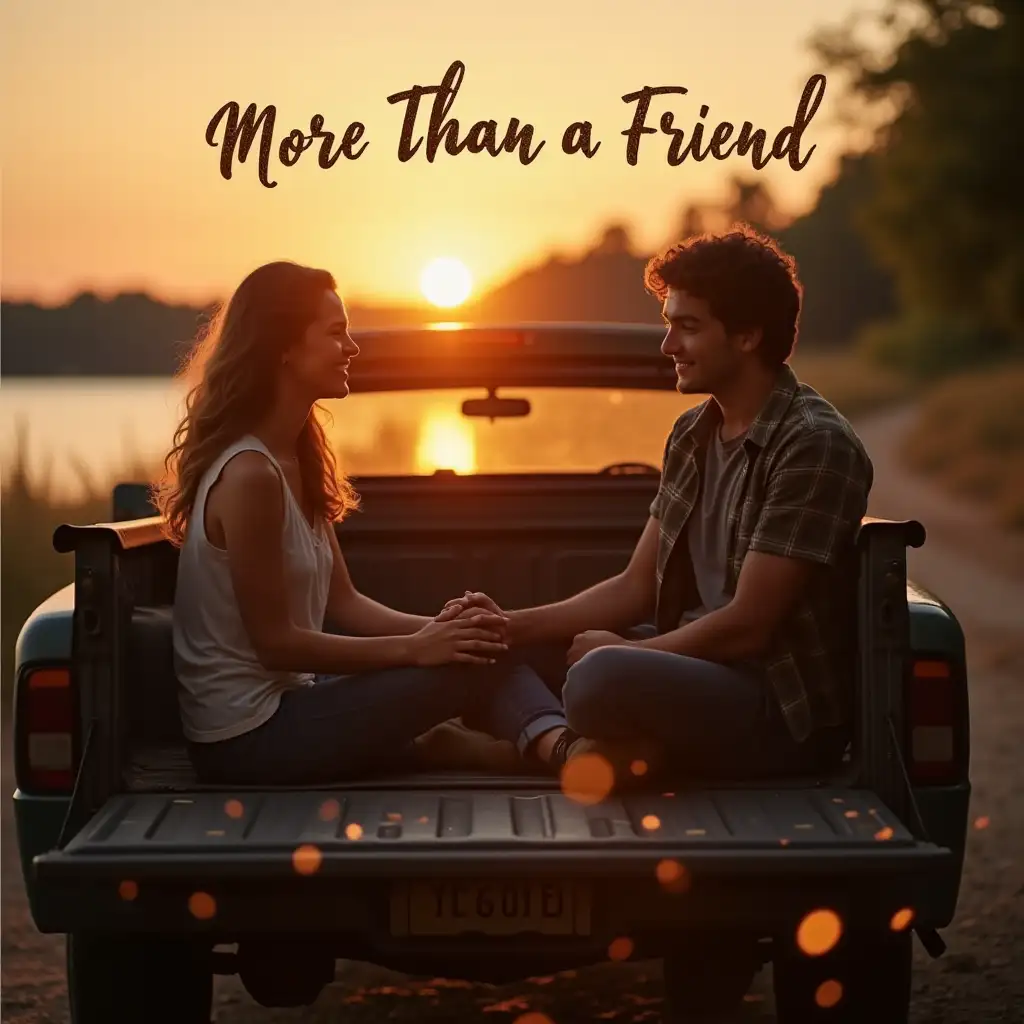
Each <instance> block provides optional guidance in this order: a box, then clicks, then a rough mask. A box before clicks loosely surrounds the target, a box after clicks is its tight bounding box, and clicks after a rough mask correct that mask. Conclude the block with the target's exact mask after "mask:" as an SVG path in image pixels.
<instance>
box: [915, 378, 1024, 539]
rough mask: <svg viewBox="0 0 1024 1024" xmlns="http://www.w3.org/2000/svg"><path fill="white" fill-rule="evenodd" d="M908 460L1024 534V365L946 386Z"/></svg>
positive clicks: (928, 405) (927, 405) (936, 394)
mask: <svg viewBox="0 0 1024 1024" xmlns="http://www.w3.org/2000/svg"><path fill="white" fill-rule="evenodd" d="M903 456H904V458H905V459H906V461H907V463H908V464H909V465H910V466H912V467H913V468H914V469H916V470H918V471H920V472H923V473H926V474H928V475H930V476H932V477H934V478H935V479H937V480H938V481H939V482H940V483H942V484H944V485H946V486H947V487H949V488H950V489H951V490H953V491H954V492H956V493H958V494H961V495H964V496H966V497H970V498H975V499H977V500H979V501H981V502H984V503H985V504H987V505H989V506H990V507H992V508H994V509H995V512H996V514H997V516H998V518H999V519H1000V520H1001V521H1002V522H1003V523H1004V524H1005V525H1006V526H1009V527H1010V528H1012V529H1016V530H1024V363H1008V364H1006V365H1004V366H1001V367H998V368H996V369H992V370H985V371H981V372H977V373H970V374H964V375H962V376H957V377H952V378H950V379H949V380H947V381H944V382H943V383H942V384H941V385H939V386H938V387H937V388H936V389H935V390H934V391H933V392H931V393H930V394H929V395H927V396H926V398H925V399H924V401H923V402H922V403H921V410H920V413H919V415H918V418H917V422H916V423H915V424H914V427H913V428H912V429H911V431H910V433H909V434H908V436H907V438H906V442H905V445H904V450H903Z"/></svg>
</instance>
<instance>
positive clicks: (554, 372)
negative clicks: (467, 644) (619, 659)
mask: <svg viewBox="0 0 1024 1024" xmlns="http://www.w3.org/2000/svg"><path fill="white" fill-rule="evenodd" d="M660 337H661V331H660V330H659V329H658V328H657V327H654V326H651V327H644V326H628V325H614V324H607V325H601V324H559V325H552V324H547V325H544V324H539V325H531V324H519V325H513V326H510V327H502V328H498V327H491V328H482V327H471V326H468V327H462V328H461V329H452V330H430V329H426V328H423V329H411V330H406V329H403V330H393V331H375V332H362V333H360V334H358V335H357V339H358V342H359V344H360V346H361V349H362V354H361V355H360V357H359V359H358V360H357V362H356V364H355V367H356V369H355V373H354V374H353V378H354V379H353V394H352V395H351V396H350V397H349V398H348V399H347V400H346V403H345V406H344V407H343V409H342V410H341V411H340V412H339V414H338V419H339V420H340V421H341V423H342V425H343V426H345V425H348V426H347V428H346V429H349V428H350V429H351V430H352V431H353V432H354V431H355V428H356V427H357V426H359V424H360V421H361V417H363V414H364V413H365V414H366V415H369V414H370V413H371V412H373V411H374V409H376V411H377V412H378V413H379V412H380V410H381V409H383V408H384V406H382V405H380V403H381V402H382V401H384V400H385V399H386V401H387V402H388V403H390V404H388V405H387V406H386V409H385V411H384V412H383V413H381V416H383V417H384V419H385V420H387V417H388V416H391V415H398V414H399V413H401V412H402V411H403V409H405V410H408V408H412V407H413V406H414V405H415V404H416V403H419V405H420V406H421V407H422V408H423V409H425V410H426V412H424V413H423V415H422V416H421V420H423V418H424V417H425V421H424V423H421V426H422V428H423V433H422V436H421V437H420V441H419V444H418V446H417V447H416V449H415V452H413V451H412V449H411V447H410V446H409V445H406V449H408V450H406V449H403V448H402V444H400V443H399V442H398V441H396V440H395V438H396V437H399V438H400V436H401V435H402V431H401V430H400V429H397V428H395V429H391V430H390V433H389V432H388V429H390V428H388V427H387V423H385V424H384V428H385V429H383V432H382V433H380V434H379V436H378V442H379V443H378V444H377V445H376V448H375V449H373V450H375V451H376V452H377V455H376V456H375V458H377V459H378V460H379V465H380V467H381V469H382V470H397V471H394V472H390V474H389V475H374V474H371V473H363V472H361V473H358V474H354V477H355V482H356V485H357V488H358V490H359V491H360V493H361V495H362V502H363V508H362V511H361V512H359V513H357V514H353V515H351V516H350V517H348V518H347V519H346V520H345V521H344V523H342V524H340V525H339V527H338V529H339V537H340V541H341V544H342V549H343V551H344V552H345V555H346V559H347V561H348V564H349V566H350V570H351V573H352V576H353V579H354V580H355V583H356V585H357V587H358V588H359V589H360V590H361V591H362V592H363V593H365V594H368V595H369V596H371V597H373V598H376V599H377V600H380V601H383V602H386V603H388V604H390V605H392V606H394V607H397V608H400V609H403V610H407V611H410V612H418V613H423V614H434V613H436V611H437V610H438V609H439V608H440V607H441V605H442V604H443V603H444V601H445V600H447V599H448V598H450V597H451V596H453V595H456V594H461V593H463V591H465V590H466V589H482V590H484V591H487V592H489V593H491V594H492V595H493V596H494V597H495V599H496V600H497V601H498V602H499V603H501V604H502V605H503V606H505V607H523V606H526V605H532V604H536V603H541V602H547V601H552V600H556V599H559V598H562V597H565V596H567V595H569V594H571V593H575V592H577V591H578V590H580V589H582V588H584V587H586V586H589V585H590V584H592V583H594V582H596V581H597V580H599V579H603V578H606V577H608V576H609V575H612V574H614V573H616V572H619V571H621V570H622V569H623V568H624V567H625V564H626V562H627V560H628V558H629V555H630V552H631V551H632V549H633V546H634V544H635V542H636V540H637V538H638V536H639V534H640V531H641V529H642V527H643V524H644V522H645V519H646V517H647V514H648V507H649V504H650V502H651V500H652V498H653V496H654V494H655V491H656V489H657V486H658V479H659V470H658V468H657V466H656V465H655V464H654V463H655V462H657V461H658V460H659V459H660V456H661V453H662V449H663V443H664V439H665V437H666V436H667V435H668V432H669V430H670V428H671V425H672V422H673V421H674V419H675V417H676V416H677V415H678V413H679V412H681V411H682V409H683V408H684V407H685V406H684V403H685V402H686V401H687V399H686V398H684V397H683V396H680V395H679V394H677V393H676V391H675V374H674V372H673V369H672V366H671V364H670V362H669V361H668V360H666V359H664V357H663V356H661V354H660V352H659V339H660ZM499 388H503V389H514V390H515V391H516V392H517V393H513V394H511V395H505V394H502V395H499V394H498V393H497V392H498V389H499ZM485 396H486V397H485ZM462 399H465V401H463V402H462V404H461V406H459V405H454V407H453V408H449V407H452V406H453V403H456V402H459V401H461V400H462ZM375 402H376V403H377V405H376V406H374V403H375ZM389 410H390V411H389ZM363 418H365V417H363ZM479 420H484V421H489V422H476V421H479ZM431 424H433V426H431ZM438 424H440V426H438ZM435 428H436V429H435ZM382 438H383V439H384V440H381V439H382ZM387 438H390V439H391V440H390V441H389V442H387V443H385V441H386V439H387ZM371 448H372V446H371ZM365 450H366V451H370V450H371V449H365ZM467 452H468V453H469V454H468V455H467ZM652 460H653V461H652ZM363 461H364V463H365V462H366V460H365V459H364V460H363ZM370 465H371V468H372V463H371V464H370ZM452 466H454V467H455V468H456V469H461V472H453V471H452V469H451V467H452ZM364 468H366V467H365V466H364ZM113 505H114V509H113V513H112V516H111V521H110V522H108V523H98V524H76V525H71V524H68V525H63V526H61V527H59V528H58V529H57V530H56V532H55V535H54V545H55V547H56V549H57V550H58V551H62V552H68V553H72V552H73V554H74V582H73V583H71V584H69V585H68V586H67V587H65V588H64V589H62V590H60V591H58V592H57V593H55V594H54V595H53V596H52V597H50V598H49V599H48V600H47V601H45V602H44V603H43V604H42V605H40V607H39V608H38V609H36V611H35V612H34V613H33V614H32V615H31V616H30V617H29V619H28V621H27V622H26V623H25V624H24V627H23V628H22V630H21V633H20V636H19V638H18V641H17V658H16V661H17V677H16V693H15V728H14V743H15V755H16V756H15V764H16V779H17V790H16V792H15V793H14V810H15V820H16V824H17V841H18V844H19V847H20V853H21V863H22V867H23V872H24V879H25V884H26V887H27V891H28V897H29V901H30V905H31V912H32V915H33V919H34V921H35V924H36V926H37V927H38V928H39V929H40V930H41V931H43V932H47V933H62V934H64V935H65V936H66V944H67V983H68V993H69V1002H70V1007H71V1019H72V1021H74V1022H76V1024H80V1022H100V1021H102V1022H104V1024H110V1022H129V1021H131V1022H142V1021H145V1022H152V1021H162V1020H167V1021H172V1020H173V1021H175V1022H178V1024H198V1022H205V1021H208V1020H209V1018H210V1013H211V999H212V995H211V993H212V978H213V975H214V974H218V973H219V974H230V973H238V974H239V975H240V977H241V979H242V981H243V982H244V984H245V986H246V988H247V989H248V991H249V992H250V993H251V994H252V996H253V997H254V999H256V1000H257V1001H258V1002H259V1003H261V1004H262V1005H265V1006H299V1005H307V1004H310V1003H312V1002H313V1001H314V1000H315V999H316V998H317V996H318V994H319V993H320V991H321V990H322V988H323V987H324V986H325V985H326V984H327V983H329V982H330V981H331V979H332V978H333V976H334V972H335V967H336V962H337V960H339V959H356V960H363V961H371V962H375V963H378V964H381V965H385V966H388V967H391V968H395V969H397V970H400V971H404V972H407V973H409V974H417V975H418V974H426V975H428V976H446V977H449V978H461V979H477V980H484V981H492V982H501V981H508V980H512V979H515V978H522V977H530V976H536V975H539V974H548V973H551V972H555V971H558V970H562V969H568V968H571V967H578V966H582V965H586V964H592V963H597V962H602V961H607V960H609V959H612V960H621V959H624V958H632V959H647V958H661V959H662V960H663V967H664V980H665V1013H666V1019H670V1020H697V1019H702V1020H703V1019H718V1017H717V1016H715V1015H716V1014H717V1015H721V1014H727V1013H728V1012H730V1011H731V1010H733V1009H734V1008H735V1007H736V1006H737V1005H738V1004H739V1003H740V1002H741V1001H742V999H743V996H744V994H745V993H747V991H748V989H749V986H750V984H751V982H752V980H753V978H754V975H755V974H756V973H757V971H758V970H760V969H761V968H762V967H764V966H765V965H767V964H769V963H770V964H771V965H772V978H773V986H774V993H775V1002H776V1013H777V1018H778V1020H779V1021H780V1022H783V1024H791V1022H796V1021H800V1022H802V1021H805V1020H816V1019H823V1020H833V1021H863V1020H867V1019H871V1020H872V1021H873V1022H876V1024H888V1022H898V1021H899V1022H902V1021H905V1020H906V1019H907V1015H908V1012H909V1009H908V1007H909V1002H910V991H911V989H910V980H911V964H912V956H911V954H912V937H913V935H917V936H918V939H919V941H920V942H921V943H922V945H923V947H924V948H925V949H926V950H927V951H928V952H929V953H930V954H931V955H932V956H938V955H941V953H942V951H943V950H944V944H943V941H942V939H941V937H940V935H939V929H941V928H943V927H945V926H947V925H948V924H949V923H950V922H951V920H952V918H953V915H954V911H955V907H956V902H957V895H958V889H959V884H960V876H961V871H962V866H963V856H964V847H965V839H966V832H967V822H968V811H969V807H968V804H969V795H970V783H969V773H968V760H969V750H968V742H969V728H968V690H967V675H966V668H965V658H964V639H963V634H962V631H961V629H960V626H959V624H958V622H957V620H956V618H955V616H954V615H953V613H952V612H951V611H950V609H949V608H948V607H947V606H946V605H945V604H943V602H942V601H940V600H939V599H938V598H936V597H934V596H932V595H930V594H929V593H926V592H925V591H924V590H923V589H922V588H921V587H919V586H916V585H915V584H914V583H912V582H910V581H909V580H908V578H907V560H906V552H907V548H908V547H916V546H920V545H921V544H922V543H923V542H924V540H925V531H924V529H923V527H922V526H921V524H920V523H919V522H916V521H908V522H890V521H882V520H877V519H866V520H865V521H864V523H863V524H862V527H861V529H860V532H859V535H858V538H857V545H858V550H859V559H858V564H859V568H858V570H857V571H858V583H857V586H858V594H859V598H858V607H857V620H856V621H851V623H850V629H851V630H853V631H855V632H856V637H857V652H858V653H857V663H856V713H855V720H854V723H853V738H852V740H851V742H850V744H849V747H848V749H847V751H846V754H845V756H844V758H843V760H842V763H841V764H834V765H832V766H829V767H827V768H823V769H822V770H821V771H820V772H818V773H816V774H813V775H811V776H806V777H799V778H778V779H772V780H768V781H760V782H757V783H742V784H739V783H730V784H722V783H715V782H712V781H708V780H701V779H693V778H690V779H686V780H679V781H678V783H677V784H676V783H674V784H673V785H672V786H671V791H667V790H669V789H670V787H669V786H667V785H665V784H664V783H662V784H661V785H659V786H652V785H648V786H645V785H644V780H643V779H642V778H638V779H637V780H635V784H634V786H632V787H631V788H630V789H629V790H628V791H626V792H624V793H621V794H615V795H609V796H606V797H605V798H604V799H588V800H583V799H581V798H580V797H579V796H578V795H574V794H572V793H568V792H563V790H562V787H561V786H560V784H559V781H558V780H557V779H552V778H548V777H545V776H542V775H535V774H530V773H526V774H522V775H516V776H510V775H492V776H487V775H481V774H479V773H474V772H469V771H460V770H455V769H452V770H449V771H434V772H432V773H430V774H424V773H418V774H417V773H410V772H409V771H408V768H407V767H406V768H396V769H395V770H394V771H393V772H392V773H391V774H388V775H382V776H380V777H372V778H359V779H357V780H349V781H338V782H337V784H335V785H331V786H323V787H294V786H280V787H277V788H258V789H246V788H245V787H234V788H232V789H230V790H228V789H220V788H214V787H210V786H205V785H201V784H199V783H198V782H197V780H196V778H195V776H194V774H193V771H192V768H191V765H190V763H189V760H188V756H187V753H186V747H185V744H184V742H183V739H182V734H181V726H180V721H179V715H178V708H177V696H176V680H175V677H174V672H173V663H172V653H171V651H172V648H171V619H170V614H171V609H172V607H173V602H174V589H175V566H176V557H177V552H176V549H175V548H174V547H173V546H172V545H171V544H170V543H168V541H167V540H166V539H165V538H164V536H163V533H162V529H161V521H160V519H159V518H158V517H156V516H155V515H154V514H153V509H152V506H150V505H149V504H148V495H147V489H146V487H145V486H144V485H139V484H122V485H118V486H117V487H116V488H115V490H114V495H113ZM327 625H328V624H325V627H326V626H327ZM702 1015H703V1016H702Z"/></svg>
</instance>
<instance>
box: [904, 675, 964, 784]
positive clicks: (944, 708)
mask: <svg viewBox="0 0 1024 1024" xmlns="http://www.w3.org/2000/svg"><path fill="white" fill-rule="evenodd" d="M906 714H907V717H906V722H907V735H908V739H909V744H908V748H909V749H908V753H909V764H908V766H907V767H908V771H909V774H910V780H911V782H913V783H919V784H924V785H936V784H939V783H946V782H955V781H957V779H958V778H959V776H960V774H961V773H960V750H959V748H960V743H959V736H960V732H961V730H962V728H963V727H964V724H965V723H963V722H961V721H959V716H960V701H959V700H958V690H957V680H956V676H955V674H954V672H953V670H952V667H951V666H950V664H949V663H948V662H946V661H941V660H939V659H928V660H925V659H919V660H917V661H915V662H914V664H913V670H912V672H911V675H910V681H909V684H908V690H907V705H906Z"/></svg>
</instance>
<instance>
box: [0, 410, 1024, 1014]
mask: <svg viewBox="0 0 1024 1024" xmlns="http://www.w3.org/2000/svg"><path fill="white" fill-rule="evenodd" d="M906 424H907V413H906V412H905V411H897V412H896V413H891V414H885V415H882V416H878V417H875V418H873V419H871V420H869V421H867V422H865V423H863V424H862V425H860V428H859V429H860V432H861V436H862V437H863V438H864V441H865V444H866V445H867V446H868V449H869V451H870V452H871V454H872V458H873V459H874V462H875V467H876V484H875V488H874V492H873V499H872V504H871V509H870V511H871V513H872V514H874V515H880V516H887V517H891V518H902V517H908V516H913V517H916V518H919V519H921V520H923V521H924V522H925V524H926V526H927V527H928V528H929V539H928V543H927V544H926V545H925V547H924V548H922V549H920V550H918V551H912V552H911V553H910V565H911V574H912V576H913V577H914V578H915V579H916V580H917V581H919V582H920V583H921V584H923V585H924V586H925V587H928V588H930V589H933V590H935V591H936V592H937V593H939V594H941V595H942V596H943V598H944V599H945V600H946V601H948V602H949V603H950V605H951V606H952V607H953V608H954V609H955V610H956V612H957V615H958V617H959V618H960V619H961V622H962V623H963V626H964V629H965V632H966V634H967V641H968V658H969V663H970V679H971V702H972V703H971V715H972V720H971V731H972V751H973V752H972V767H971V774H972V780H973V783H974V787H975V789H974V799H973V805H972V811H971V817H972V821H976V822H977V825H978V826H979V827H975V828H972V829H971V835H970V841H969V847H968V856H967V866H966V871H965V875H964V880H963V888H962V890H961V896H960V903H959V906H958V911H957V918H956V921H955V923H954V925H953V926H952V927H951V928H949V929H947V930H946V931H945V932H944V938H945V940H946V942H947V943H948V945H949V951H948V953H947V954H946V955H945V956H944V957H942V958H941V959H940V960H937V961H932V960H930V959H929V958H928V957H927V955H926V954H924V952H923V951H922V950H921V949H920V948H919V947H918V950H917V970H916V974H915V983H914V989H915V999H914V1013H913V1015H912V1020H913V1022H914V1024H959V1022H964V1024H989V1022H996V1021H999V1022H1002V1021H1016V1020H1020V1019H1021V1016H1022V1014H1024V857H1022V854H1024V795H1022V789H1024V759H1022V755H1021V736H1022V734H1024V635H1021V634H1024V628H1022V625H1024V538H1020V537H1010V536H1007V535H1006V534H1005V533H1003V532H1001V531H999V530H997V529H995V528H993V527H992V526H991V525H990V523H989V522H988V521H987V519H986V517H985V516H984V515H983V514H982V513H981V512H979V511H978V510H977V509H975V508H973V507H970V506H966V505H964V504H962V503H960V502H956V501H951V500H950V499H948V498H947V497H946V496H944V495H942V494H940V493H938V492H936V491H935V490H934V489H933V488H932V487H931V486H930V485H928V484H927V483H926V482H923V481H920V480H916V479H913V478H908V477H907V476H905V474H904V473H903V472H902V470H901V469H900V467H899V465H898V462H897V460H896V458H895V451H896V446H897V443H898V440H899V436H900V434H901V432H902V430H903V429H904V428H905V427H906ZM1015 633H1016V634H1017V635H1015ZM11 788H12V783H11V780H10V773H9V763H8V756H7V752H6V751H5V756H4V777H3V794H4V798H3V807H2V811H3V849H2V857H3V860H2V864H3V947H2V953H3V958H2V981H3V1020H4V1022H6V1024H50V1022H52V1024H58V1022H64V1021H66V1020H67V1006H66V1001H65V998H64V976H63V943H62V941H61V940H60V939H59V938H57V937H51V936H41V935H39V934H38V933H37V932H36V931H35V929H34V927H33V926H32V923H31V921H30V919H29V918H28V914H27V908H26V906H25V900H24V893H23V889H22V885H21V877H20V871H19V868H18V864H17V853H16V849H15V846H14V841H13V835H12V833H11V816H10V806H9V804H10V801H9V799H8V798H7V794H9V793H10V791H11ZM982 826H983V827H982ZM770 991H771V986H770V978H769V977H768V975H767V972H765V973H763V974H762V975H761V976H760V977H759V978H758V979H757V981H756V983H755V986H754V989H753V990H752V992H751V993H750V995H749V996H748V997H747V1002H746V1003H745V1005H744V1010H743V1013H742V1015H741V1019H742V1020H743V1021H751V1022H753V1021H758V1022H762V1024H767V1022H769V1021H771V1020H773V1019H774V1014H773V1012H772V1005H771V994H770ZM660 1003H661V984H660V977H659V969H658V966H657V965H656V964H639V965H630V966H626V967H623V966H615V967H613V966H604V967H598V968H592V969H589V970H586V971H580V972H566V973H565V974H561V975H557V976H555V977H554V978H544V979H537V980H535V981H533V982H530V983H519V984H514V985H507V986H503V987H500V988H494V987H491V986H486V985H468V984H464V983H456V982H444V981H443V980H434V981H430V982H422V983H415V984H413V983H410V982H409V981H408V980H407V979H405V978H403V977H401V976H398V975H393V974H390V973H388V972H385V971H380V970H377V969H374V968H369V967H366V966H365V965H356V964H353V965H344V966H343V967H342V968H341V969H340V970H339V972H338V976H337V979H336V981H335V983H334V984H333V985H332V986H330V987H329V988H328V990H327V991H325V992H324V993H323V995H322V996H321V997H320V999H319V1000H318V1002H317V1004H316V1005H315V1006H313V1007H311V1008H309V1009H305V1010H293V1011H268V1010H263V1009H261V1008H260V1007H258V1006H256V1005H255V1004H254V1003H253V1002H252V1000H251V999H250V998H249V996H248V995H247V993H246V992H245V991H244V989H242V987H241V986H240V985H239V983H238V982H237V981H235V980H234V979H224V980H222V981H219V982H218V985H217V1016H216V1020H217V1022H218V1024H260V1022H263V1024H285V1022H292V1024H300V1022H302V1024H324V1022H327V1021H341V1020H344V1021H346V1022H350V1024H361V1022H364V1024H369V1022H371V1021H373V1022H376V1021H383V1020H389V1021H398V1022H403V1021H453V1020H458V1021H463V1022H469V1021H471V1020H479V1021H486V1022H488V1024H503V1022H512V1021H515V1020H517V1018H519V1017H521V1016H523V1015H525V1014H527V1013H528V1012H529V1011H539V1012H541V1013H544V1014H546V1015H547V1017H548V1018H549V1019H550V1020H551V1021H552V1022H554V1024H572V1022H578V1021H589V1020H595V1019H601V1020H608V1021H613V1022H642V1021H651V1022H652V1024H653V1022H656V1021H657V1020H658V1019H659V1006H660ZM527 1019H530V1018H527ZM537 1019H538V1018H533V1021H536V1020H537Z"/></svg>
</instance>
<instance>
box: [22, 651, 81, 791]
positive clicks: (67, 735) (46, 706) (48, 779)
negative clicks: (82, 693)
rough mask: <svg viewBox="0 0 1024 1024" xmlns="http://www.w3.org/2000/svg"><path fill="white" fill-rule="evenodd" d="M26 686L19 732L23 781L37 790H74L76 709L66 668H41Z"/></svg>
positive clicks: (28, 678) (33, 789)
mask: <svg viewBox="0 0 1024 1024" xmlns="http://www.w3.org/2000/svg"><path fill="white" fill-rule="evenodd" d="M22 686H23V687H24V691H23V693H22V695H21V702H20V703H21V707H20V709H19V711H20V714H19V716H18V733H19V736H20V738H21V741H22V742H23V743H24V747H23V759H22V769H23V771H22V772H21V773H20V775H21V778H20V779H19V784H20V785H21V786H22V788H24V789H29V790H31V791H33V792H70V791H71V789H72V788H73V786H74V781H75V765H74V748H75V712H74V699H73V695H72V692H71V676H70V673H69V672H68V670H67V669H66V668H39V669H35V670H34V671H32V672H30V673H29V674H28V675H27V676H26V677H25V679H24V681H23V683H22Z"/></svg>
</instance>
